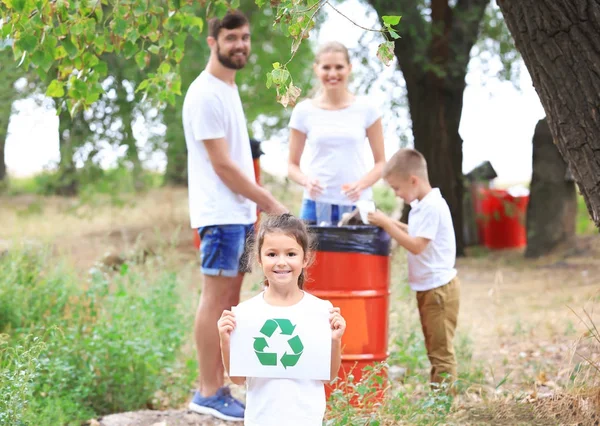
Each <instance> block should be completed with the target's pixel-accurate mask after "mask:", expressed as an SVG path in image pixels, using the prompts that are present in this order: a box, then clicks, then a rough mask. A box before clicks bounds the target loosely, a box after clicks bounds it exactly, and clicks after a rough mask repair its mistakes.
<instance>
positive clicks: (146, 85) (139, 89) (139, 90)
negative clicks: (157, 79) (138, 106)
mask: <svg viewBox="0 0 600 426" xmlns="http://www.w3.org/2000/svg"><path fill="white" fill-rule="evenodd" d="M149 84H150V80H149V79H146V80H143V81H142V82H141V83H140V84H139V85H138V87H137V88H136V89H135V92H136V93H137V92H141V91H142V90H144V89H146V88H147V87H148V85H149Z"/></svg>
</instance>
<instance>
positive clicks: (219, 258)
mask: <svg viewBox="0 0 600 426" xmlns="http://www.w3.org/2000/svg"><path fill="white" fill-rule="evenodd" d="M198 235H200V259H201V265H202V266H201V271H202V273H203V274H204V275H222V276H225V277H235V276H236V275H238V274H244V273H246V272H251V271H252V265H251V264H250V255H249V250H250V247H251V245H252V239H253V237H254V225H211V226H205V227H202V228H198Z"/></svg>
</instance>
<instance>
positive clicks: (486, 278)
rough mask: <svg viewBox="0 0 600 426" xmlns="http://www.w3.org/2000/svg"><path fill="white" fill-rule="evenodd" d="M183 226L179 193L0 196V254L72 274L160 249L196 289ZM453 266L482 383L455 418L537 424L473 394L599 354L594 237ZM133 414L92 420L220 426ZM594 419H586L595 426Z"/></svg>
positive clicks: (532, 388) (539, 395) (513, 388)
mask: <svg viewBox="0 0 600 426" xmlns="http://www.w3.org/2000/svg"><path fill="white" fill-rule="evenodd" d="M188 223H189V222H188V218H187V192H186V190H184V189H170V188H166V189H161V190H153V191H151V192H149V193H148V194H146V195H145V196H142V197H137V198H136V199H134V200H129V201H127V200H126V204H125V207H111V206H110V205H109V204H107V203H102V202H99V203H98V205H80V204H78V202H77V201H76V200H65V199H61V198H44V199H39V198H37V197H33V196H20V197H14V198H0V224H1V225H0V252H2V250H5V249H10V247H11V246H12V245H13V244H16V243H22V242H24V241H28V242H30V243H33V244H37V243H46V244H51V245H52V247H53V248H54V250H55V251H56V253H60V254H62V255H63V256H66V257H67V258H68V259H70V260H71V262H72V264H73V265H74V267H75V268H77V269H79V270H81V271H85V270H88V269H89V268H91V267H93V266H94V265H95V264H96V262H99V261H102V259H108V261H110V259H113V260H114V259H117V260H118V258H119V257H121V258H127V257H132V256H138V257H139V256H142V257H143V256H151V255H156V253H161V254H164V253H169V259H168V261H169V263H170V264H172V265H173V266H178V267H180V268H181V269H182V270H185V271H186V272H185V273H186V274H187V276H188V277H189V281H190V287H195V288H197V286H198V282H199V279H200V275H199V272H198V269H197V254H196V252H195V250H194V247H193V232H192V230H191V229H190V228H189V225H188ZM111 256H112V257H111ZM457 268H458V270H459V274H460V279H461V285H462V300H461V312H460V320H459V332H462V333H463V334H468V335H469V337H470V339H471V340H472V346H473V362H475V363H478V365H480V366H481V368H483V370H484V374H485V377H486V379H487V382H488V384H489V385H488V386H487V389H482V388H481V386H479V385H478V386H473V389H472V390H470V391H468V392H466V394H465V395H463V396H461V398H462V402H461V404H462V408H460V409H459V413H458V416H457V422H458V423H460V424H543V423H531V422H530V423H527V422H525V423H523V422H521V420H519V419H518V417H514V415H515V413H514V410H513V412H512V414H510V415H509V414H506V413H505V414H506V415H504V417H503V414H502V410H501V408H498V407H500V405H497V406H496V408H495V409H494V410H491V411H490V409H489V407H485V406H482V405H481V403H482V402H481V401H482V398H481V396H482V393H483V392H484V391H485V392H486V393H487V395H489V393H490V392H491V393H497V394H498V397H499V398H506V399H507V400H508V399H511V398H512V400H514V399H515V398H517V399H523V400H527V399H529V400H531V401H538V400H543V399H544V398H546V399H551V397H552V396H553V395H556V394H557V393H558V392H560V391H561V390H562V389H563V388H564V387H565V386H567V384H568V383H569V380H570V377H571V374H572V372H573V368H574V367H575V366H576V365H577V363H580V362H582V361H583V357H589V358H591V359H595V360H597V359H599V354H598V350H597V347H595V346H594V345H593V344H592V342H591V341H590V339H586V334H585V330H586V328H585V325H584V324H583V322H582V319H587V315H589V317H590V319H592V320H594V322H595V323H596V324H600V312H599V309H598V306H599V303H598V302H600V285H599V284H600V236H599V235H590V236H580V237H578V238H577V240H576V242H575V243H574V244H572V245H570V246H569V247H564V248H561V249H559V250H557V252H556V253H555V254H553V255H551V256H548V257H544V258H541V259H537V260H526V259H524V258H523V253H522V251H520V250H517V251H500V252H488V251H486V250H483V249H479V248H472V249H470V250H469V256H468V257H466V258H461V259H459V260H458V262H457ZM596 379H597V378H596ZM590 380H595V379H594V378H590ZM498 384H500V386H497V385H498ZM538 408H539V407H538ZM494 413H495V414H494ZM129 416H130V415H129ZM137 416H138V420H133V419H132V417H127V415H126V416H125V417H123V416H121V418H117V417H115V416H107V417H105V418H103V419H100V420H99V423H96V424H99V425H102V426H124V425H132V426H133V425H154V426H163V425H167V424H168V425H169V426H176V425H218V424H220V423H219V422H214V421H212V423H211V420H207V419H203V418H202V417H201V416H197V415H192V414H189V413H187V412H186V411H168V412H158V413H157V412H143V413H138V414H137ZM140 416H141V417H140ZM494 416H495V417H494ZM511 416H512V417H511ZM502 418H504V419H506V422H504V421H503V420H501V419H502ZM529 418H531V416H530V417H529ZM128 419H129V420H128ZM511 419H512V420H511ZM598 419H600V417H598ZM594 421H596V419H595V418H594V419H591V420H590V423H589V424H598V423H594Z"/></svg>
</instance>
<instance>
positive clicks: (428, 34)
mask: <svg viewBox="0 0 600 426" xmlns="http://www.w3.org/2000/svg"><path fill="white" fill-rule="evenodd" d="M369 2H370V3H371V4H372V5H373V7H374V8H375V10H376V12H377V13H378V14H379V16H384V15H402V21H401V23H400V25H399V26H398V32H399V33H400V36H401V38H400V39H399V40H397V41H396V43H395V48H394V53H395V56H396V58H397V60H398V66H399V68H400V69H401V70H402V74H403V75H404V79H405V81H406V88H407V92H408V105H409V109H410V117H411V120H412V130H413V136H414V143H415V149H417V150H418V151H420V152H421V153H423V155H424V156H425V159H426V160H427V165H428V171H429V179H430V181H431V184H432V185H433V186H436V187H439V188H440V190H441V192H442V195H443V196H444V198H445V199H446V201H447V202H448V205H449V206H450V211H451V213H452V220H453V222H454V233H455V235H456V254H457V255H458V256H462V255H464V230H463V192H464V189H463V174H462V138H461V137H460V135H459V133H458V127H459V125H460V118H461V114H462V106H463V101H462V99H463V92H464V90H465V87H466V84H465V76H466V73H467V67H468V65H469V61H470V52H471V48H472V47H473V45H474V44H475V42H476V41H477V38H478V36H479V26H480V23H481V20H482V18H483V15H484V11H485V7H486V6H487V4H488V3H489V0H456V1H455V2H450V1H448V0H431V7H430V10H431V16H430V18H431V19H430V20H426V19H424V17H423V8H422V2H421V1H419V0H369ZM451 3H453V4H454V6H451Z"/></svg>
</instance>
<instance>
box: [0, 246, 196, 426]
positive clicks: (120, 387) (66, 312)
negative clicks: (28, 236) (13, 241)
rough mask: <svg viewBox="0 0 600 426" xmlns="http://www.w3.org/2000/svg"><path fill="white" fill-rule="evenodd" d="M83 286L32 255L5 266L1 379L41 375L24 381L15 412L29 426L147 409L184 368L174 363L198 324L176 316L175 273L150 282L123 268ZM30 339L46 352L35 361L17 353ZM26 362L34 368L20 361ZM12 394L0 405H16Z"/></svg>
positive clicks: (2, 262) (0, 282)
mask: <svg viewBox="0 0 600 426" xmlns="http://www.w3.org/2000/svg"><path fill="white" fill-rule="evenodd" d="M152 272H154V271H150V272H149V273H152ZM81 281H82V280H81V279H80V278H79V277H77V275H76V274H75V273H74V272H72V271H70V270H68V269H67V268H64V267H61V266H59V265H53V264H52V261H51V260H50V258H49V257H48V256H45V255H43V254H40V253H39V252H35V251H32V250H17V251H16V252H15V251H12V252H11V253H10V254H9V255H7V256H4V257H3V258H2V259H0V332H4V333H7V336H8V337H7V339H5V344H4V345H3V346H2V347H1V348H0V351H1V352H0V360H2V363H1V364H0V365H2V368H3V370H2V377H3V378H6V377H13V376H14V375H15V374H17V373H18V371H20V370H19V369H22V368H24V367H23V365H35V369H34V370H35V375H30V376H27V374H25V376H24V377H30V380H29V381H30V385H28V386H25V384H20V385H18V386H19V389H21V392H20V393H17V395H20V396H18V398H20V400H21V403H20V404H16V405H15V404H12V405H11V406H13V407H15V408H14V410H17V409H18V410H19V412H18V413H13V414H12V416H13V417H14V418H15V419H23V421H24V422H25V424H32V425H33V424H35V425H46V424H47V425H56V424H66V423H69V424H70V423H71V422H77V421H81V420H86V419H89V418H90V417H91V416H94V415H102V414H108V413H114V412H121V411H129V410H134V409H140V408H144V407H146V406H148V404H149V403H150V402H151V400H152V398H153V396H154V395H155V393H156V392H157V391H158V390H164V387H165V386H166V384H167V382H168V381H169V380H170V379H171V377H172V376H173V375H175V374H176V373H177V371H175V370H176V369H177V368H180V367H178V366H177V364H176V361H177V360H176V358H177V354H178V351H179V348H180V347H181V345H182V343H183V340H184V338H185V337H186V336H187V334H188V333H187V331H188V329H189V324H190V323H191V318H188V316H187V315H184V314H182V313H181V312H182V309H178V307H179V306H180V303H181V302H182V298H181V297H180V295H179V293H178V291H177V287H178V283H177V279H176V276H175V275H174V274H170V273H162V274H160V273H155V274H154V278H152V279H148V278H147V277H146V276H145V275H143V274H141V273H138V272H136V271H135V270H134V268H124V269H122V274H120V275H108V274H105V273H102V272H100V271H94V272H92V273H91V275H90V277H89V280H88V282H87V283H82V282H81ZM32 338H33V339H37V340H36V342H38V344H39V345H41V346H39V347H38V346H36V348H38V349H37V352H35V351H32V350H29V351H25V350H23V349H20V348H26V347H28V342H30V341H31V339H32ZM11 354H12V355H11ZM19 357H20V358H23V357H25V359H26V360H27V362H28V363H29V364H24V363H23V362H22V361H19V362H17V361H14V360H15V359H17V360H18V359H20V358H19ZM9 359H10V360H13V361H10V362H9V361H6V360H9ZM2 380H4V379H2ZM182 387H183V386H182ZM13 388H14V386H13ZM13 388H11V387H5V386H0V404H2V403H3V401H10V399H11V398H16V397H14V396H12V395H13V394H15V392H14V389H13ZM0 408H1V405H0ZM0 423H2V422H0ZM9 424H13V423H9ZM15 424H16V423H15Z"/></svg>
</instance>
